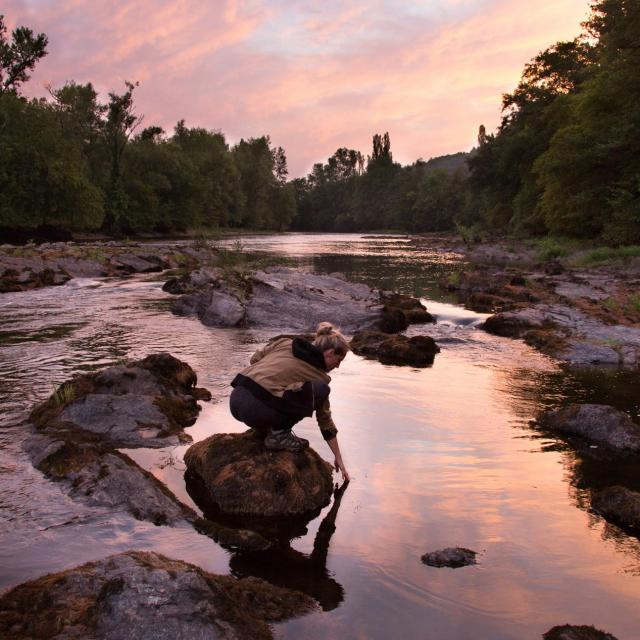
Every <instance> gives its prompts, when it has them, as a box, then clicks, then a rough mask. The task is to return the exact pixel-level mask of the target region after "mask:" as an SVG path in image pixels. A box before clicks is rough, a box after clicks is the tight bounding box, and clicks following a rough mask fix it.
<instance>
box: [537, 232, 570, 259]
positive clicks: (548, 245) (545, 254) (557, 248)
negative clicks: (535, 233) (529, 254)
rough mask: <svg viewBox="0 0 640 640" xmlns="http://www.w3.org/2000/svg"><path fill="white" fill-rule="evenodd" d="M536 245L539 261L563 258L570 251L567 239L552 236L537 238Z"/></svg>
mask: <svg viewBox="0 0 640 640" xmlns="http://www.w3.org/2000/svg"><path fill="white" fill-rule="evenodd" d="M537 245H538V252H537V258H538V260H539V261H540V262H548V261H550V260H555V259H557V258H564V257H566V256H568V255H569V253H570V252H571V249H570V246H569V244H568V242H567V240H565V239H560V238H557V237H553V236H549V237H548V238H543V239H542V240H539V241H538V242H537Z"/></svg>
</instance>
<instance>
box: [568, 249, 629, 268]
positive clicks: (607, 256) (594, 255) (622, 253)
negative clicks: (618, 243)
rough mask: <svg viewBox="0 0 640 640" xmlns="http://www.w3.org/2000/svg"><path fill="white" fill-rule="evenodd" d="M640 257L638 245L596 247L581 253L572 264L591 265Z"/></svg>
mask: <svg viewBox="0 0 640 640" xmlns="http://www.w3.org/2000/svg"><path fill="white" fill-rule="evenodd" d="M637 257H640V246H638V245H629V246H625V247H597V248H595V249H591V250H590V251H587V252H586V253H583V254H581V255H580V256H578V257H577V258H575V259H574V260H572V261H571V262H572V264H573V265H575V266H582V267H586V266H592V265H597V264H606V263H614V262H624V261H625V260H629V259H630V258H637Z"/></svg>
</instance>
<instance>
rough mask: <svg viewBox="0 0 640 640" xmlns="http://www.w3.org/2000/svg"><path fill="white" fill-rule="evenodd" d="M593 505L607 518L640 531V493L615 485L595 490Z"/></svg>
mask: <svg viewBox="0 0 640 640" xmlns="http://www.w3.org/2000/svg"><path fill="white" fill-rule="evenodd" d="M591 507H592V508H593V510H594V511H596V512H597V513H599V514H600V515H602V516H603V517H604V518H606V519H607V520H610V521H611V522H615V523H616V524H620V525H622V526H625V527H632V528H633V529H637V530H638V531H640V493H638V492H637V491H631V490H630V489H627V488H626V487H620V486H613V487H607V488H606V489H601V490H600V491H594V493H593V495H592V496H591Z"/></svg>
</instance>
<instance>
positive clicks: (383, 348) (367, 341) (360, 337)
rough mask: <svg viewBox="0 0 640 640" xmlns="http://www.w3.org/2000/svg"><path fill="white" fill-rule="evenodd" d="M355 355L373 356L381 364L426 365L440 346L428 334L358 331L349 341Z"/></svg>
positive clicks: (438, 351)
mask: <svg viewBox="0 0 640 640" xmlns="http://www.w3.org/2000/svg"><path fill="white" fill-rule="evenodd" d="M350 346H351V349H352V350H353V352H354V353H355V354H357V355H362V356H368V357H373V358H376V359H378V360H380V362H382V363H383V364H399V365H411V366H414V367H426V366H428V365H430V364H433V360H434V357H435V355H436V353H440V347H438V345H437V344H436V343H435V340H434V339H433V338H431V337H429V336H413V337H412V338H408V337H407V336H405V335H401V334H400V335H398V334H396V335H389V334H387V333H382V332H380V331H358V332H356V333H355V334H354V336H353V339H352V340H351V343H350Z"/></svg>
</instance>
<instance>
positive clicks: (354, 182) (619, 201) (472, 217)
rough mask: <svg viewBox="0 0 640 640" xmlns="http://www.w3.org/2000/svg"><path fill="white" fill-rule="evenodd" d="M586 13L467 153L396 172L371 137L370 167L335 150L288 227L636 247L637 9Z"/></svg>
mask: <svg viewBox="0 0 640 640" xmlns="http://www.w3.org/2000/svg"><path fill="white" fill-rule="evenodd" d="M590 8H591V14H590V17H589V18H588V20H587V21H586V22H585V23H584V24H583V32H582V33H581V34H580V35H579V36H578V37H576V38H575V39H574V40H571V41H569V42H558V43H556V44H554V45H552V46H551V47H549V48H548V49H546V50H544V51H542V52H541V53H539V54H538V55H537V56H536V57H535V58H534V59H533V60H532V61H531V62H530V63H529V64H527V65H526V66H525V68H524V71H523V73H522V77H521V80H520V82H519V83H518V86H517V87H516V88H515V90H514V91H513V92H512V93H509V94H506V95H504V96H503V98H502V120H501V123H500V126H499V128H498V130H497V132H496V133H493V134H488V133H487V131H486V129H485V127H484V126H482V125H481V126H480V128H479V133H478V145H477V147H475V148H474V149H473V150H472V151H471V153H469V154H456V155H454V156H448V157H444V158H437V159H435V160H432V161H430V162H427V163H425V162H422V161H420V160H419V161H417V162H415V163H414V164H412V165H410V166H406V167H401V166H400V165H399V164H396V163H394V162H393V159H392V155H391V150H390V142H389V137H388V134H385V135H384V136H379V135H376V136H374V140H373V152H372V154H371V156H369V157H368V158H367V162H366V167H365V163H364V161H363V158H362V156H361V155H360V154H359V152H357V151H353V150H349V149H338V151H336V153H335V154H334V155H333V156H332V157H331V158H329V159H328V161H327V162H326V163H325V164H322V163H320V164H316V165H315V166H314V167H313V170H312V172H311V173H310V174H309V175H308V176H307V177H306V178H304V179H300V180H294V181H293V183H294V187H295V190H296V201H297V215H296V218H295V219H294V224H295V225H296V226H298V227H299V228H301V229H333V230H336V231H343V230H345V231H346V230H364V229H398V230H407V231H439V230H447V229H452V228H453V227H454V226H458V227H460V226H465V227H470V228H475V229H478V230H485V231H489V232H492V233H495V232H498V233H505V234H512V235H520V236H534V235H540V236H543V235H547V234H554V235H566V236H572V237H587V238H591V239H597V240H599V241H602V242H604V243H609V244H624V243H634V242H639V241H640V3H638V1H637V0H598V1H597V2H593V3H592V4H591V5H590ZM443 161H444V162H443Z"/></svg>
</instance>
